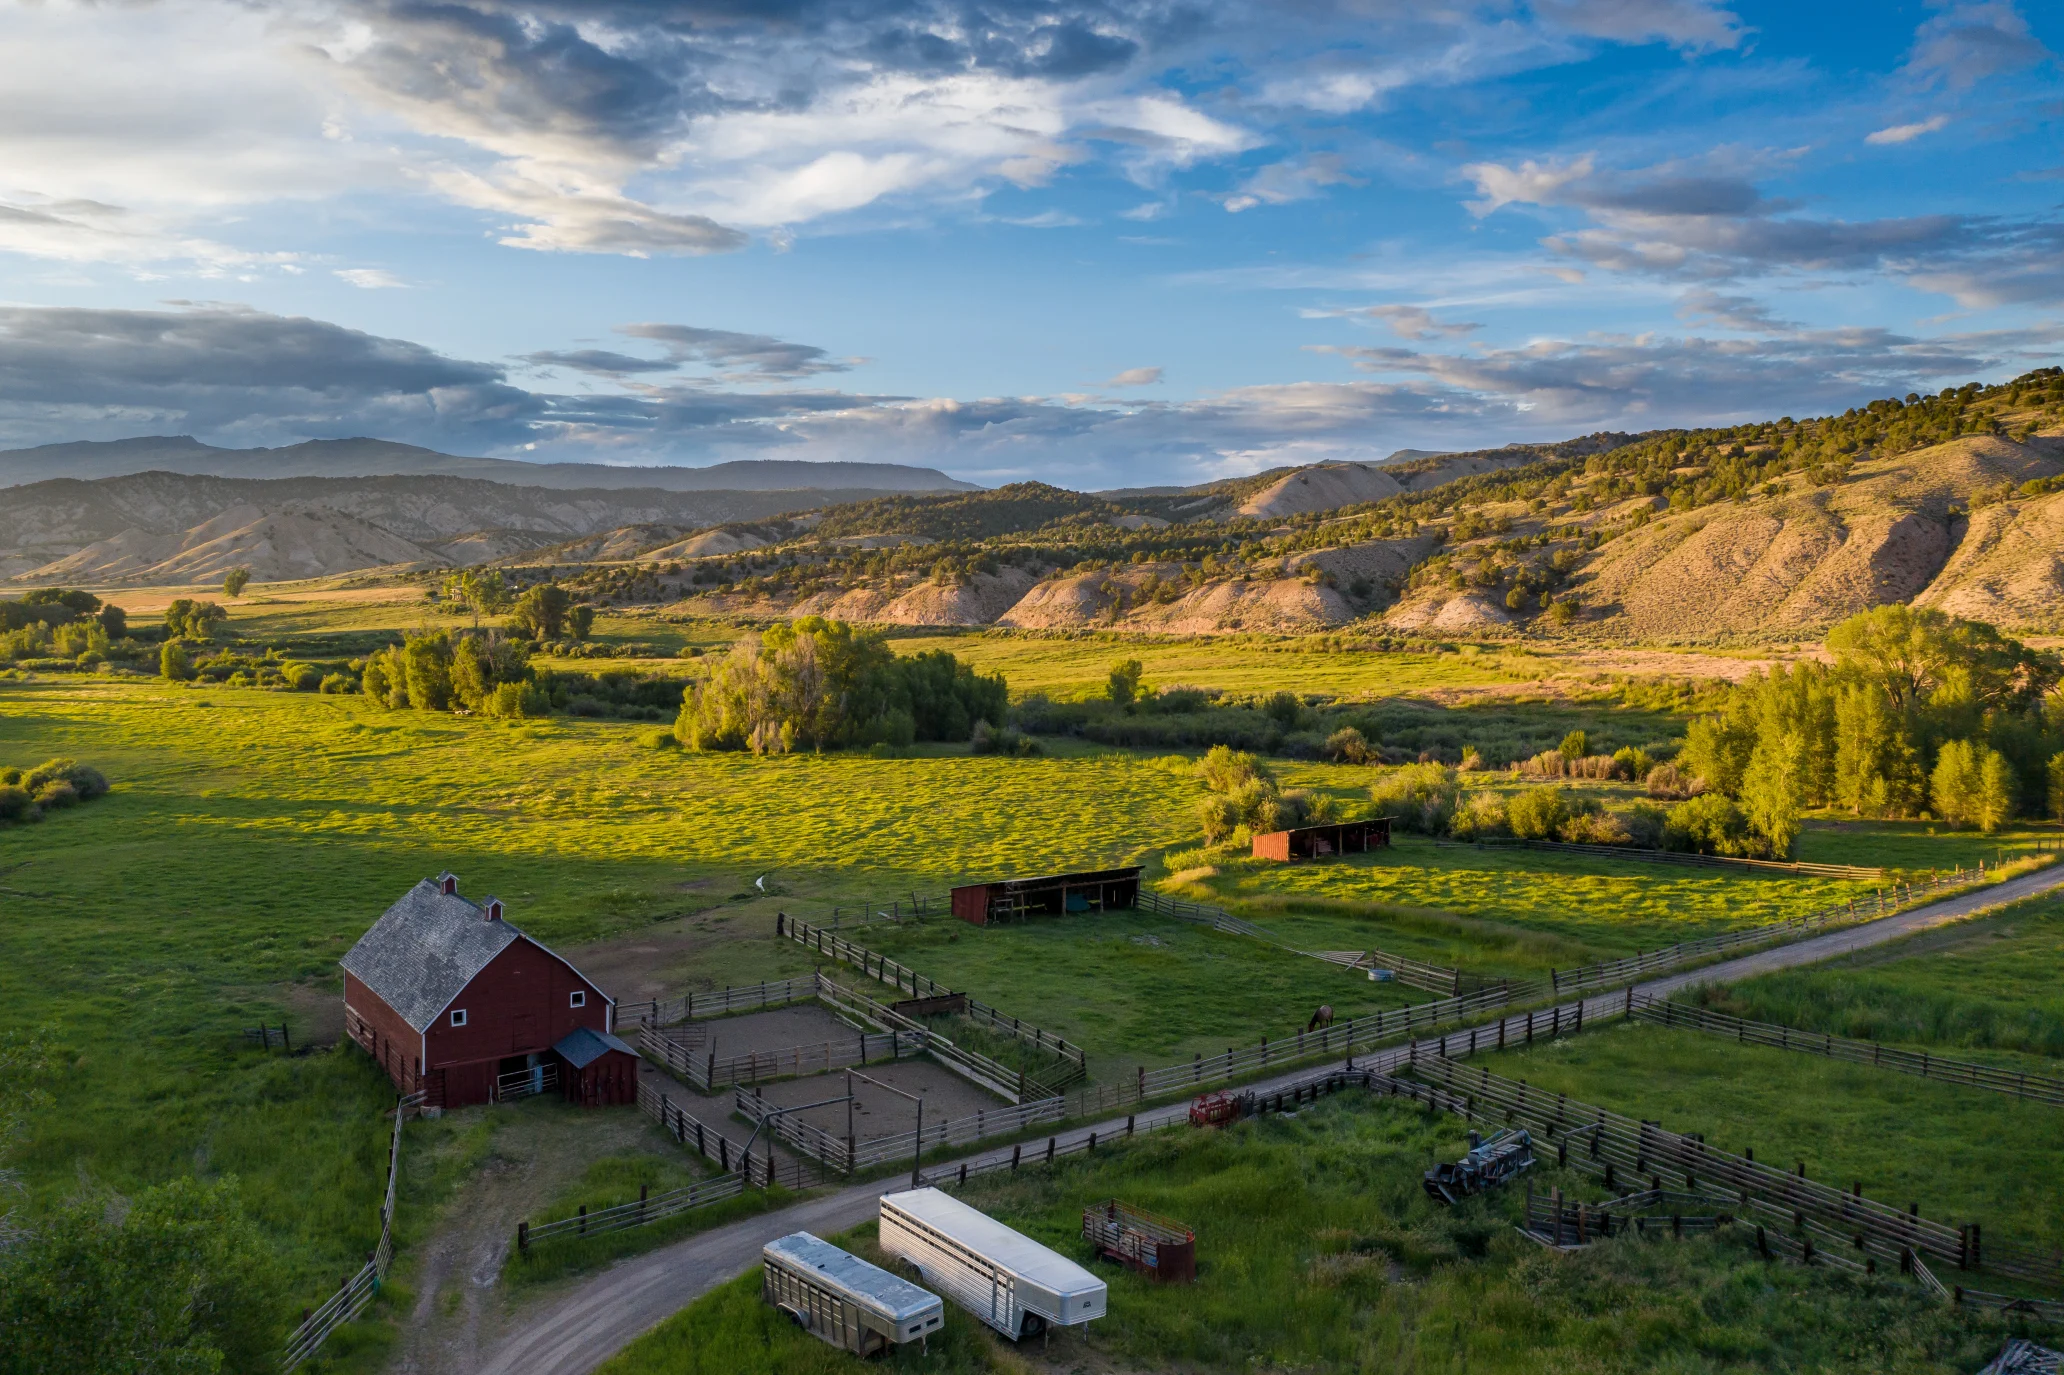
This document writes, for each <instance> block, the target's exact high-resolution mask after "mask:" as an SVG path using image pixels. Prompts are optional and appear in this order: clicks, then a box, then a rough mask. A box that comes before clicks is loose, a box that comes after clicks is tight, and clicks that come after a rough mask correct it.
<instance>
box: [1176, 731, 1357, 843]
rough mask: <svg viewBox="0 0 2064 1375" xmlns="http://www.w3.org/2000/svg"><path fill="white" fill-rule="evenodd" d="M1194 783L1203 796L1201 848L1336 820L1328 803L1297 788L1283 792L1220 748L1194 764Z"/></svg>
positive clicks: (1249, 760) (1260, 768)
mask: <svg viewBox="0 0 2064 1375" xmlns="http://www.w3.org/2000/svg"><path fill="white" fill-rule="evenodd" d="M1197 778H1198V781H1199V782H1201V783H1203V785H1204V786H1205V788H1206V789H1207V790H1208V792H1209V795H1208V796H1206V797H1205V798H1204V799H1203V800H1202V801H1200V802H1199V803H1198V804H1197V816H1198V819H1199V820H1200V821H1202V822H1203V826H1204V839H1205V842H1206V843H1207V844H1211V845H1222V844H1226V843H1228V842H1232V843H1238V842H1240V841H1241V840H1242V839H1243V838H1245V837H1251V836H1256V835H1264V834H1266V833H1268V832H1270V831H1281V830H1286V829H1288V828H1290V827H1293V826H1308V825H1314V824H1317V823H1319V822H1323V821H1332V820H1334V819H1335V818H1336V804H1335V803H1334V801H1333V799H1332V798H1331V797H1327V796H1325V795H1323V794H1315V793H1312V792H1310V791H1307V790H1306V789H1303V788H1293V789H1291V790H1290V791H1289V792H1284V791H1283V790H1282V789H1281V788H1279V787H1278V786H1277V784H1276V777H1275V775H1274V774H1272V773H1270V772H1269V770H1268V766H1267V765H1265V764H1263V763H1262V762H1261V761H1260V760H1259V759H1256V758H1255V757H1254V756H1253V755H1251V754H1243V753H1240V752H1238V751H1236V750H1229V749H1227V748H1226V747H1225V746H1223V745H1218V746H1214V747H1213V748H1212V750H1211V752H1210V753H1209V754H1206V755H1205V756H1204V757H1203V758H1202V759H1200V760H1198V761H1197Z"/></svg>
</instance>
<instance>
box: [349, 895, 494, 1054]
mask: <svg viewBox="0 0 2064 1375" xmlns="http://www.w3.org/2000/svg"><path fill="white" fill-rule="evenodd" d="M522 934H523V933H522V932H521V931H518V930H517V929H516V928H515V927H513V926H511V925H510V924H509V923H508V922H506V921H489V920H488V919H487V914H486V910H485V909H484V908H481V907H478V906H476V905H474V904H473V903H470V902H468V901H466V900H465V899H464V898H462V897H460V896H459V895H458V894H457V893H447V892H445V891H444V890H443V889H442V888H440V887H439V886H438V883H437V880H435V879H427V878H426V879H424V880H423V881H422V882H421V883H418V884H417V885H416V886H415V887H413V888H411V889H409V890H408V892H406V893H404V894H403V895H402V898H401V901H400V902H397V903H395V904H394V905H393V906H392V907H390V908H388V909H387V911H386V914H385V915H383V916H382V917H381V918H380V919H379V920H378V921H376V922H374V923H373V929H372V930H370V931H368V932H366V933H365V934H364V935H363V936H360V937H359V938H358V944H357V945H354V946H352V947H351V953H350V954H348V955H346V956H345V957H344V958H343V959H342V960H340V961H338V963H340V964H342V965H343V966H344V968H345V969H346V970H348V971H349V972H350V973H351V974H352V975H353V976H354V977H356V978H357V979H358V981H359V982H360V983H362V984H364V985H365V986H366V987H367V988H370V989H371V990H372V991H373V992H375V993H377V994H379V995H380V998H381V999H382V1000H383V1001H384V1002H385V1003H386V1004H387V1006H389V1007H391V1008H393V1009H394V1010H395V1011H396V1012H398V1013H400V1014H401V1016H402V1018H403V1019H404V1020H405V1021H407V1022H408V1024H409V1025H410V1026H412V1027H414V1028H415V1029H416V1030H418V1031H427V1030H429V1027H430V1024H431V1023H432V1022H434V1021H436V1020H437V1016H438V1014H439V1013H441V1012H443V1011H444V1009H445V1008H446V1007H448V1006H450V1005H451V1000H452V999H454V998H456V997H458V996H459V993H460V992H461V991H462V990H463V989H464V988H465V987H466V985H467V984H469V983H471V982H472V981H473V976H474V975H476V974H478V973H479V972H480V971H481V970H483V969H485V968H487V966H488V962H489V961H490V960H492V959H494V957H495V956H497V955H499V954H501V953H502V952H503V951H504V950H506V949H508V948H509V947H510V946H511V945H514V944H515V943H516V940H517V938H518V937H520V936H521V935H522Z"/></svg>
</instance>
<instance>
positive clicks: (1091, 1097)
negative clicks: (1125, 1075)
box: [1068, 985, 1548, 1117]
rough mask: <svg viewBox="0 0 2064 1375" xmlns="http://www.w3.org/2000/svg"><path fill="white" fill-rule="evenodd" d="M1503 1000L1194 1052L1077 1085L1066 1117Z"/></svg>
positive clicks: (1466, 1000)
mask: <svg viewBox="0 0 2064 1375" xmlns="http://www.w3.org/2000/svg"><path fill="white" fill-rule="evenodd" d="M1515 987H1517V985H1515ZM1508 1001H1509V997H1508V994H1507V991H1506V990H1505V989H1504V988H1495V989H1490V990H1487V991H1485V992H1482V993H1471V994H1469V995H1467V996H1465V997H1461V998H1447V999H1444V1000H1442V1001H1440V1002H1433V1003H1420V1004H1418V1005H1417V1006H1409V1007H1396V1008H1385V1009H1383V1010H1381V1011H1378V1012H1372V1013H1370V1014H1369V1015H1368V1016H1366V1017H1355V1018H1352V1019H1350V1020H1347V1021H1342V1022H1335V1023H1333V1024H1332V1025H1331V1026H1326V1027H1320V1028H1319V1029H1317V1030H1316V1031H1298V1032H1293V1033H1291V1034H1290V1035H1288V1036H1284V1037H1280V1038H1278V1039H1276V1040H1273V1041H1272V1040H1270V1039H1269V1038H1267V1037H1266V1036H1264V1037H1263V1038H1262V1039H1261V1041H1260V1043H1259V1044H1257V1045H1251V1046H1229V1047H1227V1048H1226V1051H1225V1053H1224V1054H1223V1055H1205V1054H1202V1053H1201V1052H1200V1053H1199V1054H1198V1055H1196V1056H1195V1057H1194V1058H1193V1059H1191V1060H1190V1061H1189V1062H1188V1063H1187V1064H1175V1065H1167V1066H1164V1067H1163V1068H1161V1069H1146V1068H1141V1069H1139V1070H1137V1071H1135V1072H1134V1074H1133V1076H1132V1077H1131V1078H1130V1079H1122V1080H1119V1081H1118V1082H1116V1083H1111V1084H1095V1085H1091V1086H1090V1087H1088V1088H1083V1089H1078V1090H1077V1091H1076V1092H1074V1093H1073V1094H1070V1095H1069V1098H1068V1116H1070V1117H1087V1116H1090V1115H1092V1114H1095V1113H1100V1112H1110V1111H1113V1110H1114V1109H1118V1108H1125V1107H1131V1106H1133V1105H1135V1104H1140V1103H1151V1102H1154V1101H1155V1100H1157V1099H1161V1098H1169V1097H1174V1096H1176V1095H1179V1094H1188V1093H1191V1092H1194V1091H1195V1090H1196V1089H1198V1088H1200V1087H1202V1086H1203V1085H1206V1084H1222V1083H1225V1082H1226V1081H1227V1080H1231V1079H1245V1078H1249V1077H1251V1076H1254V1075H1258V1074H1263V1073H1266V1072H1267V1071H1269V1070H1271V1069H1287V1068H1289V1067H1291V1066H1294V1065H1297V1064H1299V1063H1302V1062H1305V1061H1310V1060H1317V1059H1326V1058H1331V1057H1333V1056H1336V1055H1354V1054H1356V1053H1358V1052H1360V1051H1364V1050H1368V1049H1371V1048H1373V1047H1376V1046H1379V1045H1382V1044H1384V1043H1385V1042H1388V1041H1394V1040H1397V1039H1399V1038H1400V1037H1407V1036H1413V1035H1416V1034H1418V1033H1421V1032H1425V1031H1429V1030H1432V1029H1434V1028H1437V1027H1440V1026H1443V1025H1447V1024H1450V1023H1454V1022H1459V1021H1467V1020H1468V1019H1470V1018H1471V1017H1474V1016H1476V1015H1478V1014H1479V1013H1483V1012H1488V1011H1491V1010H1493V1009H1496V1008H1499V1007H1503V1006H1505V1004H1506V1003H1507V1002H1508ZM1541 1025H1542V1027H1543V1029H1544V1031H1545V1029H1546V1028H1547V1026H1548V1020H1547V1018H1546V1017H1545V1016H1544V1017H1543V1019H1542V1023H1541Z"/></svg>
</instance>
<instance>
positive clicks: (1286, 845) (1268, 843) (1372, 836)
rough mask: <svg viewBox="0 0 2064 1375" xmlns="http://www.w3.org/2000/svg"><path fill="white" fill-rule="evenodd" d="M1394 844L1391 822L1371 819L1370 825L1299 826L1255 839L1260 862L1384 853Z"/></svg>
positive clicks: (1329, 824)
mask: <svg viewBox="0 0 2064 1375" xmlns="http://www.w3.org/2000/svg"><path fill="white" fill-rule="evenodd" d="M1389 844H1390V818H1389V817H1387V816H1376V817H1370V818H1369V819H1368V820H1366V821H1333V822H1328V823H1327V824H1325V825H1323V826H1298V827H1295V828H1293V829H1291V830H1288V831H1269V832H1267V833H1265V834H1263V835H1258V836H1256V837H1254V857H1255V858H1256V859H1279V860H1286V861H1287V860H1293V859H1319V858H1321V857H1323V856H1326V855H1353V854H1360V853H1361V852H1362V851H1364V850H1381V849H1383V848H1384V847H1385V846H1387V845H1389Z"/></svg>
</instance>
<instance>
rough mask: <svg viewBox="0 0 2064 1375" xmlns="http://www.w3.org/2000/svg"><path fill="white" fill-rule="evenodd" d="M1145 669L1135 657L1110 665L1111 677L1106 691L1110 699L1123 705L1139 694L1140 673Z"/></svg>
mask: <svg viewBox="0 0 2064 1375" xmlns="http://www.w3.org/2000/svg"><path fill="white" fill-rule="evenodd" d="M1145 671H1146V670H1145V669H1144V668H1143V667H1141V665H1140V661H1139V660H1137V659H1126V660H1124V661H1123V662H1121V663H1115V664H1113V665H1111V679H1110V684H1109V686H1108V687H1107V689H1106V692H1107V693H1108V695H1109V696H1110V698H1111V700H1112V701H1114V702H1116V703H1118V705H1120V706H1124V705H1125V704H1126V703H1127V702H1130V701H1132V700H1133V698H1135V697H1137V696H1139V690H1140V675H1141V674H1142V673H1144V672H1145Z"/></svg>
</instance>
